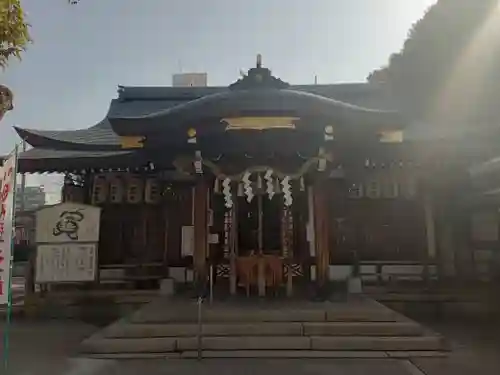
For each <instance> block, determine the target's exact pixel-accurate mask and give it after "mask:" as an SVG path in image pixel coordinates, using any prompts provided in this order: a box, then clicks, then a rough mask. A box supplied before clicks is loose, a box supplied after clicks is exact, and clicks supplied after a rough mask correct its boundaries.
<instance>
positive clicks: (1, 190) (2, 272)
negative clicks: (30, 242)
mask: <svg viewBox="0 0 500 375" xmlns="http://www.w3.org/2000/svg"><path fill="white" fill-rule="evenodd" d="M16 170H17V147H16V151H14V152H13V153H12V154H11V155H10V156H9V157H8V159H6V160H5V161H4V163H3V165H2V166H1V167H0V305H3V304H8V303H9V294H10V290H9V289H10V272H11V262H12V256H13V253H12V248H13V247H12V240H13V238H12V237H13V223H14V204H15V200H14V195H15V190H16Z"/></svg>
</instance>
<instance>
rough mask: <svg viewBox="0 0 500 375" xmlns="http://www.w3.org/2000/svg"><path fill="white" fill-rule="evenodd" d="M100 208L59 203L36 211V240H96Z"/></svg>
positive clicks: (39, 241)
mask: <svg viewBox="0 0 500 375" xmlns="http://www.w3.org/2000/svg"><path fill="white" fill-rule="evenodd" d="M100 216H101V209H100V208H99V207H95V206H87V205H84V204H78V203H61V204H57V205H54V206H49V207H45V208H42V209H41V210H39V211H38V212H37V213H36V242H37V243H39V244H40V243H63V242H98V241H99V224H100Z"/></svg>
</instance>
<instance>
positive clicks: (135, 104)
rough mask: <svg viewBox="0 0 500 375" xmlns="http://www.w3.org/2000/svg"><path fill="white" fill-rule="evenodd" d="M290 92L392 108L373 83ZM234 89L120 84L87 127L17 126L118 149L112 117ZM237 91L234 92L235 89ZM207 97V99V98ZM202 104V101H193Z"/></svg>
mask: <svg viewBox="0 0 500 375" xmlns="http://www.w3.org/2000/svg"><path fill="white" fill-rule="evenodd" d="M290 90H291V91H295V92H301V93H304V94H307V93H310V94H314V95H316V96H320V97H322V98H323V99H324V98H326V99H332V100H334V101H336V102H344V103H351V104H352V105H353V106H359V107H364V108H365V109H368V108H370V109H375V110H380V111H387V110H389V111H390V109H391V108H392V106H391V103H390V101H389V100H388V98H387V96H386V95H385V94H384V93H383V91H382V90H381V88H380V87H378V86H377V85H374V84H366V83H359V84H356V83H352V84H351V83H349V84H330V85H295V86H290ZM228 92H231V91H230V90H229V89H228V88H227V87H188V88H184V87H182V88H180V87H120V88H119V95H118V98H117V99H113V100H112V101H111V104H110V107H109V110H108V113H107V115H106V117H105V118H104V119H103V120H101V121H100V122H98V123H97V124H95V125H93V126H91V127H89V128H87V129H77V130H60V131H58V130H37V129H26V128H20V127H15V130H16V131H17V133H18V134H19V136H20V137H21V138H23V139H25V140H26V141H27V142H28V143H29V144H30V145H32V146H34V147H43V148H55V149H61V150H64V149H68V150H69V149H71V150H109V151H112V150H118V149H120V142H119V137H118V135H117V134H116V133H115V131H113V128H112V127H111V124H110V122H109V118H129V117H130V118H133V117H141V116H148V115H152V114H158V113H161V112H165V111H168V110H170V109H173V108H174V107H177V106H185V105H188V104H189V105H192V104H190V102H192V101H196V100H198V99H201V98H205V97H207V96H212V95H216V94H217V95H223V94H224V93H228ZM233 94H234V92H233ZM205 100H206V99H205ZM194 105H199V104H194Z"/></svg>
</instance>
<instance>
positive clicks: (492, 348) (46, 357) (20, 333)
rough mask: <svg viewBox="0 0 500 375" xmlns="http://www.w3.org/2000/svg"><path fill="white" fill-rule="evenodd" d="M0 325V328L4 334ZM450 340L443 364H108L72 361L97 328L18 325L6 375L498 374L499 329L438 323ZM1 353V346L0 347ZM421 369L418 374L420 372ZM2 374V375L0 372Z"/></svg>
mask: <svg viewBox="0 0 500 375" xmlns="http://www.w3.org/2000/svg"><path fill="white" fill-rule="evenodd" d="M4 328H5V327H4V326H2V325H0V329H1V331H2V332H3V331H4ZM435 328H437V330H439V331H441V332H443V333H445V334H448V336H449V337H452V338H453V347H454V352H453V354H452V355H451V356H450V358H446V359H420V360H414V364H412V363H409V362H408V361H397V360H388V359H381V360H338V359H337V360H204V361H203V362H202V363H198V362H196V361H187V360H155V361H152V360H147V361H121V362H118V361H106V360H88V359H79V358H72V357H74V354H75V351H76V348H77V345H78V343H79V342H80V341H81V339H82V338H84V337H86V336H88V335H90V334H91V333H93V332H94V330H95V329H96V328H94V327H92V326H90V325H86V324H83V323H80V322H75V321H52V322H43V323H42V322H22V321H19V322H16V323H15V324H14V325H13V326H12V329H11V345H10V349H11V350H10V353H11V355H10V369H9V372H8V373H7V374H8V375H45V374H47V375H114V374H116V375H137V374H141V375H142V374H148V375H156V374H162V375H169V374H175V375H183V374H189V375H196V374H203V375H211V374H217V375H223V374H228V375H229V374H233V373H238V374H241V375H246V374H255V373H257V372H260V373H262V375H266V374H273V375H274V374H276V373H285V372H286V374H287V375H306V374H307V375H315V374H317V375H323V374H329V375H332V374H335V375H336V374H339V375H344V374H345V375H358V374H359V375H361V374H370V375H377V374H384V375H422V374H426V375H452V374H453V375H471V374H474V373H478V374H479V373H480V374H481V375H497V374H500V356H499V355H498V353H500V335H499V333H500V325H483V326H479V325H471V324H457V323H450V324H436V325H435ZM0 349H1V347H0ZM419 369H420V370H419ZM0 374H2V375H3V374H4V371H2V370H0Z"/></svg>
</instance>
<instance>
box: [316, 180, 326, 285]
mask: <svg viewBox="0 0 500 375" xmlns="http://www.w3.org/2000/svg"><path fill="white" fill-rule="evenodd" d="M313 205H314V209H313V213H314V220H313V225H314V237H315V247H316V248H315V250H316V251H315V253H316V280H317V283H318V285H319V286H320V287H321V286H324V285H326V284H327V283H328V280H329V278H330V275H329V273H330V270H329V266H330V246H329V233H328V231H329V220H328V219H329V218H328V204H327V197H326V190H325V185H324V183H323V181H322V180H319V181H316V182H315V184H314V186H313Z"/></svg>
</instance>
